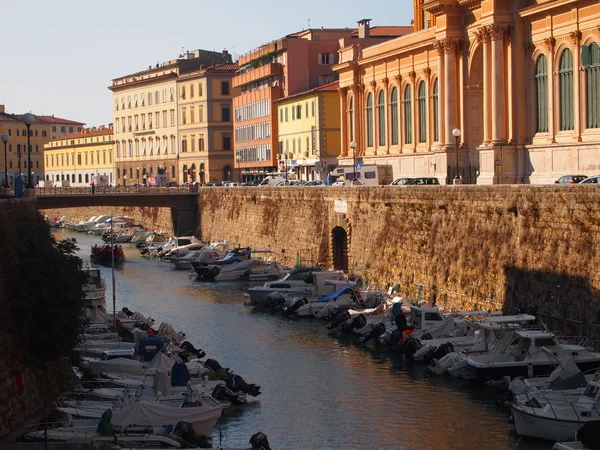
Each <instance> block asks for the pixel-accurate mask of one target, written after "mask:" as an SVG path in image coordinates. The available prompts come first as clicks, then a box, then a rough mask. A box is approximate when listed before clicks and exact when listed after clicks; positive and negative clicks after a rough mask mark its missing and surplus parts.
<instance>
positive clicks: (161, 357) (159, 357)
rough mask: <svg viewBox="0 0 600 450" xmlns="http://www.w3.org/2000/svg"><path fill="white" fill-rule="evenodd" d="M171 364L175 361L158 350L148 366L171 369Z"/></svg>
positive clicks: (150, 367)
mask: <svg viewBox="0 0 600 450" xmlns="http://www.w3.org/2000/svg"><path fill="white" fill-rule="evenodd" d="M173 364H175V361H173V360H172V359H171V358H169V357H168V356H167V355H165V354H164V353H163V352H158V353H157V354H156V356H155V357H154V358H153V359H152V361H151V362H150V365H149V366H148V368H149V369H156V370H161V369H162V370H171V367H173Z"/></svg>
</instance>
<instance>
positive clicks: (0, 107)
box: [0, 105, 4, 113]
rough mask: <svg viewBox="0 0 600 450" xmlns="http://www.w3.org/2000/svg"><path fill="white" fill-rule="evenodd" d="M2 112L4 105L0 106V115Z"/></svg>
mask: <svg viewBox="0 0 600 450" xmlns="http://www.w3.org/2000/svg"><path fill="white" fill-rule="evenodd" d="M3 112H4V105H0V113H3Z"/></svg>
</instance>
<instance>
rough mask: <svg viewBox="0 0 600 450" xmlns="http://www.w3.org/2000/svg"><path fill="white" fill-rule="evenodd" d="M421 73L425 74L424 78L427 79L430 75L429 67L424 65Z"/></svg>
mask: <svg viewBox="0 0 600 450" xmlns="http://www.w3.org/2000/svg"><path fill="white" fill-rule="evenodd" d="M423 75H425V78H427V79H428V80H429V77H430V76H431V69H430V68H429V67H425V68H424V69H423Z"/></svg>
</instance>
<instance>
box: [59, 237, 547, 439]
mask: <svg viewBox="0 0 600 450" xmlns="http://www.w3.org/2000/svg"><path fill="white" fill-rule="evenodd" d="M71 236H75V237H76V239H77V241H78V245H79V247H80V251H79V254H80V256H81V257H82V258H83V260H84V261H89V253H90V247H91V246H92V245H93V244H99V243H101V239H100V238H99V237H97V236H86V235H83V234H71V233H69V232H67V231H65V230H59V231H57V238H59V239H60V238H64V237H71ZM123 247H124V248H125V253H126V261H125V263H124V264H123V265H122V267H120V268H118V269H117V270H116V304H117V309H118V310H120V309H121V308H122V307H124V306H127V307H128V308H129V309H131V310H132V311H140V312H142V313H143V314H145V315H146V316H150V317H152V318H154V319H155V320H156V324H157V325H158V324H159V323H160V322H162V321H165V322H169V323H171V324H172V325H173V326H174V327H175V329H176V330H183V331H184V332H185V333H187V338H188V340H189V341H190V342H192V343H193V344H194V345H195V346H196V347H199V348H202V349H203V350H204V351H206V353H207V357H212V358H216V359H217V360H218V361H219V362H220V363H221V365H223V366H224V367H229V368H231V369H232V370H233V371H234V372H235V373H237V374H239V375H242V376H243V377H244V378H245V379H246V381H247V382H249V383H257V384H259V385H261V386H262V392H263V393H262V395H260V396H259V397H258V398H257V399H256V401H253V402H252V403H250V404H249V405H246V406H245V407H243V408H241V407H240V409H238V410H236V411H230V412H228V413H227V414H226V416H225V417H223V419H222V420H221V421H220V423H219V424H218V425H217V428H216V429H215V431H214V433H213V436H212V438H213V444H214V445H215V446H218V445H219V444H222V445H223V446H239V447H244V448H245V447H246V446H247V444H248V441H249V438H250V436H251V435H252V434H254V433H255V432H256V431H259V430H260V431H262V432H264V433H266V434H267V435H268V437H269V441H270V443H271V446H272V447H273V448H276V449H290V450H291V449H294V450H295V449H297V450H310V449H315V450H317V449H318V450H326V449H336V450H337V449H352V450H358V449H374V450H375V449H436V450H444V449H448V450H457V449H461V450H462V449H464V450H470V449H473V450H475V449H494V450H503V449H518V450H544V449H550V448H551V447H552V444H545V443H540V442H532V441H520V440H519V438H518V436H516V434H515V432H514V428H513V426H512V425H510V424H509V423H508V419H509V414H510V412H509V410H508V409H507V408H506V407H505V406H503V401H504V393H501V392H497V391H496V390H495V389H494V388H492V387H489V386H485V385H477V384H473V383H470V382H466V381H462V380H454V379H450V378H448V377H434V376H432V377H429V376H428V374H427V370H426V369H425V368H423V367H419V366H415V365H413V364H410V363H405V361H404V360H403V359H402V357H398V356H394V355H390V354H389V353H387V352H386V351H385V349H383V348H380V347H378V346H377V345H375V344H373V343H371V344H370V345H367V346H365V345H361V344H357V342H356V340H354V339H352V338H351V337H350V338H340V337H338V336H335V335H330V334H328V332H327V330H326V328H325V324H324V323H323V322H321V321H318V320H316V319H306V320H302V319H287V318H284V317H281V316H278V315H273V314H269V313H264V312H256V311H253V309H251V308H249V307H247V306H244V300H245V299H246V297H244V295H243V294H244V289H245V288H246V287H247V285H246V286H244V285H241V284H237V283H229V284H217V283H202V282H198V281H196V280H195V277H190V274H189V273H188V272H187V271H174V270H172V269H171V267H170V265H169V264H168V263H165V262H162V261H156V260H148V259H144V258H142V257H141V256H140V255H139V251H138V250H137V249H135V247H133V246H129V245H127V244H125V245H123ZM102 271H103V275H104V278H105V279H106V283H107V286H108V289H107V306H108V309H109V310H111V309H112V289H111V270H110V268H102Z"/></svg>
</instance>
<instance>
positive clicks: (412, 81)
mask: <svg viewBox="0 0 600 450" xmlns="http://www.w3.org/2000/svg"><path fill="white" fill-rule="evenodd" d="M408 77H409V78H410V89H411V91H412V99H411V103H410V113H411V114H412V120H411V121H410V125H411V127H412V131H411V133H412V144H411V147H412V153H414V152H416V151H417V144H418V142H419V137H418V136H417V116H418V114H417V86H416V83H415V80H416V78H417V73H416V72H415V71H414V70H411V71H410V72H409V73H408Z"/></svg>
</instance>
